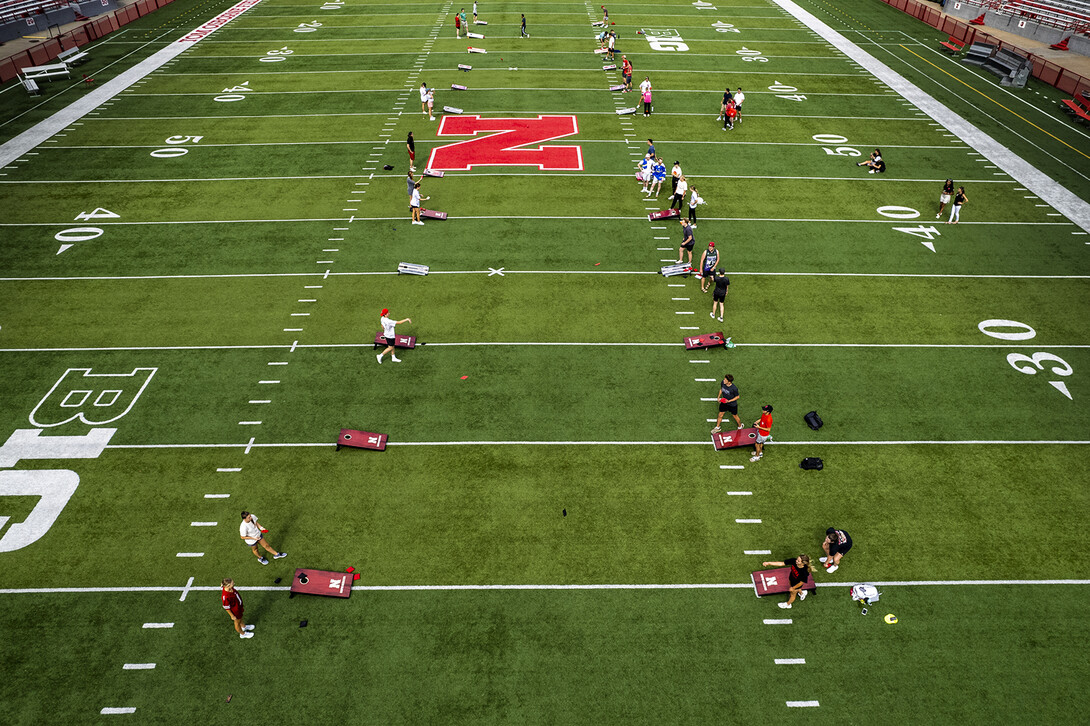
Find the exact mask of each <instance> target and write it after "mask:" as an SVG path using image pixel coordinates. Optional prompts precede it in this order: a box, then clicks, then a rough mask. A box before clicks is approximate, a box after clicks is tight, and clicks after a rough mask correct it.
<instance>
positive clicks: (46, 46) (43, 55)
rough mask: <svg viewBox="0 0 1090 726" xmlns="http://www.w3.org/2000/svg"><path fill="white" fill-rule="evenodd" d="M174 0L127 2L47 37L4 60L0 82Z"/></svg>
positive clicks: (103, 35) (1, 61) (1, 65)
mask: <svg viewBox="0 0 1090 726" xmlns="http://www.w3.org/2000/svg"><path fill="white" fill-rule="evenodd" d="M170 2H171V0H140V1H139V2H137V3H134V4H132V5H126V6H125V7H123V8H120V9H118V10H116V11H114V12H112V13H110V14H109V15H103V16H100V17H97V18H95V19H94V20H88V21H87V22H86V23H84V24H83V25H80V26H78V27H76V28H73V29H72V30H69V31H67V32H65V33H62V34H61V35H58V36H57V37H56V38H50V39H49V40H43V41H42V42H41V43H39V44H38V45H35V46H32V47H31V48H28V49H27V50H25V51H21V52H19V53H16V54H15V55H13V56H10V57H8V58H4V59H3V60H0V81H2V82H5V83H6V82H7V81H10V80H12V79H13V78H15V77H16V76H18V75H19V71H20V70H21V69H23V68H26V67H28V66H40V65H45V64H47V63H49V62H50V61H51V60H52V59H54V58H56V57H57V55H58V54H59V53H60V52H61V51H64V50H68V49H69V48H78V47H79V46H82V45H87V44H88V43H90V42H91V41H94V40H98V39H99V38H103V37H105V36H107V35H109V34H110V33H112V32H114V31H115V30H118V29H119V28H121V26H123V25H128V24H129V23H131V22H132V21H134V20H136V19H138V18H142V17H144V16H145V15H147V14H148V13H150V12H152V11H153V10H157V9H159V8H161V7H163V6H164V5H168V4H169V3H170Z"/></svg>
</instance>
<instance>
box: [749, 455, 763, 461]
mask: <svg viewBox="0 0 1090 726" xmlns="http://www.w3.org/2000/svg"><path fill="white" fill-rule="evenodd" d="M762 456H763V454H762ZM749 460H750V461H760V460H761V457H760V456H751V457H749Z"/></svg>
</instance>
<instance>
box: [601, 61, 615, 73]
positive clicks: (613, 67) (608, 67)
mask: <svg viewBox="0 0 1090 726" xmlns="http://www.w3.org/2000/svg"><path fill="white" fill-rule="evenodd" d="M602 70H603V71H615V70H617V64H616V63H610V64H609V65H608V66H602Z"/></svg>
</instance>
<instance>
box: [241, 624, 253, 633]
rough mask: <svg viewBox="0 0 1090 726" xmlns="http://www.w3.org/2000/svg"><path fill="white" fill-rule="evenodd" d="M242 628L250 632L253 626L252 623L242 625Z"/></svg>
mask: <svg viewBox="0 0 1090 726" xmlns="http://www.w3.org/2000/svg"><path fill="white" fill-rule="evenodd" d="M242 629H243V630H245V631H246V632H247V633H248V632H250V631H251V630H253V629H254V626H253V625H243V626H242Z"/></svg>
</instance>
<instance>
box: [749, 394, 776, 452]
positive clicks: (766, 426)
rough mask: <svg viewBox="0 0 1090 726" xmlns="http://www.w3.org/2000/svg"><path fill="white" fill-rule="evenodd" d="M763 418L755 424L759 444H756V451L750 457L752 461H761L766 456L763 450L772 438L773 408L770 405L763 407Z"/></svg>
mask: <svg viewBox="0 0 1090 726" xmlns="http://www.w3.org/2000/svg"><path fill="white" fill-rule="evenodd" d="M761 411H763V413H762V414H761V417H760V418H759V419H757V420H756V421H755V422H754V426H756V427H757V443H756V444H754V448H755V449H756V451H755V452H754V454H753V456H751V457H749V460H750V461H760V459H761V457H762V456H763V455H764V453H763V451H762V450H763V449H764V446H765V442H766V441H768V440H769V439H771V438H772V407H771V406H769V405H764V406H761Z"/></svg>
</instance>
